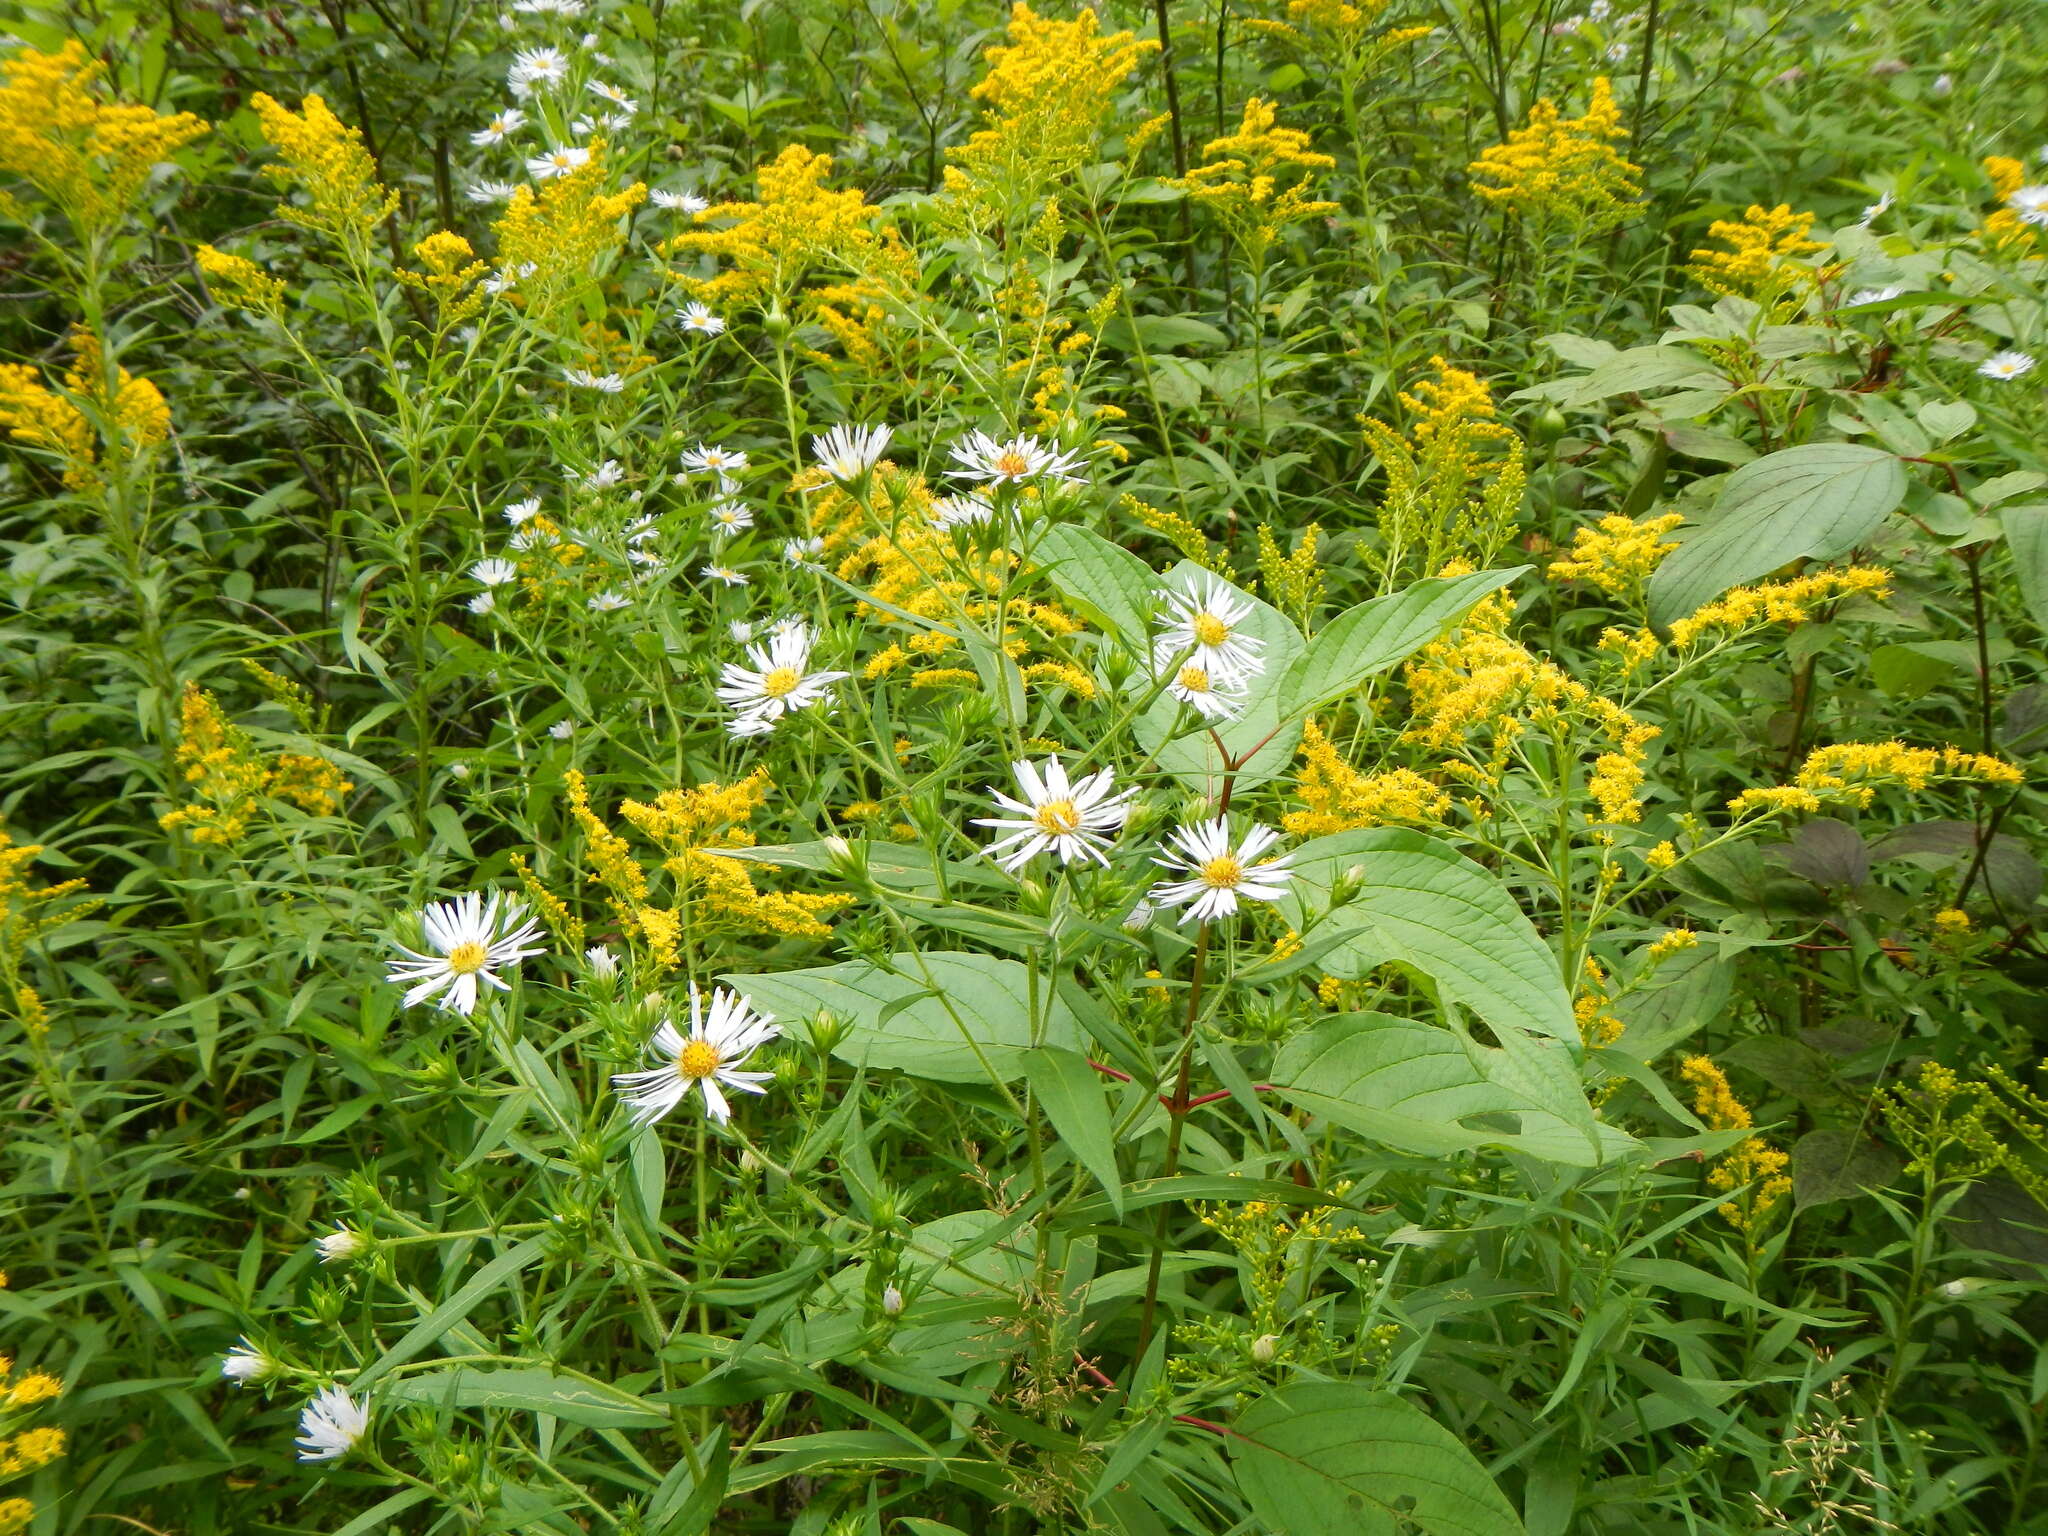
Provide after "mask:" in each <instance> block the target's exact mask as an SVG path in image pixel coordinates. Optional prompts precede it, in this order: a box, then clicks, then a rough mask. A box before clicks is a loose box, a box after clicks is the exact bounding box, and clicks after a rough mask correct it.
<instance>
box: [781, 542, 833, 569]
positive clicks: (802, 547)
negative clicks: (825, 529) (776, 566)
mask: <svg viewBox="0 0 2048 1536" xmlns="http://www.w3.org/2000/svg"><path fill="white" fill-rule="evenodd" d="M823 553H825V541H824V540H823V539H818V538H810V539H784V540H783V541H782V558H783V559H785V560H787V561H788V562H789V563H790V564H791V565H809V564H810V563H811V562H812V561H813V560H815V559H817V558H818V556H820V555H822V554H823Z"/></svg>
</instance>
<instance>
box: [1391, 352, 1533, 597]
mask: <svg viewBox="0 0 2048 1536" xmlns="http://www.w3.org/2000/svg"><path fill="white" fill-rule="evenodd" d="M1429 365H1430V367H1431V368H1432V369H1434V370H1435V377H1434V378H1428V379H1423V380H1421V381H1420V382H1418V383H1417V384H1416V385H1415V387H1414V390H1413V391H1412V392H1408V391H1403V392H1401V393H1400V394H1398V395H1397V396H1396V397H1395V398H1396V399H1397V400H1399V402H1400V403H1401V405H1402V406H1403V407H1404V408H1405V409H1406V410H1407V411H1408V412H1409V413H1410V418H1411V419H1410V423H1409V427H1408V430H1407V432H1406V433H1403V432H1401V431H1399V430H1397V429H1396V428H1394V427H1393V426H1391V425H1389V424H1388V423H1386V422H1383V421H1379V420H1376V419H1374V418H1372V417H1366V416H1361V417H1359V418H1358V422H1359V429H1360V431H1361V432H1362V433H1363V434H1364V436H1365V441H1366V444H1367V446H1369V447H1370V448H1371V449H1372V451H1373V454H1374V456H1375V457H1376V458H1377V459H1378V460H1379V464H1380V469H1381V470H1382V471H1383V472H1384V473H1385V475H1386V477H1387V486H1386V490H1385V491H1384V492H1383V493H1382V495H1381V497H1380V505H1379V525H1380V535H1381V539H1382V541H1383V543H1384V545H1385V548H1386V555H1385V559H1386V562H1387V565H1388V568H1389V570H1390V571H1391V572H1394V573H1399V572H1400V571H1401V569H1402V567H1403V566H1404V565H1412V566H1413V567H1414V569H1415V570H1416V572H1417V574H1421V573H1425V572H1429V571H1434V570H1437V569H1438V568H1439V567H1441V566H1443V565H1445V564H1446V563H1447V562H1450V561H1452V560H1460V561H1467V562H1482V563H1483V562H1485V561H1488V560H1491V559H1492V558H1493V556H1494V555H1495V554H1496V553H1498V552H1499V549H1500V547H1501V545H1502V543H1503V542H1504V541H1505V540H1506V538H1507V536H1508V533H1509V531H1510V530H1511V529H1512V528H1513V526H1514V523H1515V519H1516V517H1517V515H1518V514H1519V513H1520V511H1521V505H1522V492H1523V488H1524V486H1525V485H1526V483H1527V469H1526V465H1525V462H1524V458H1523V449H1522V440H1521V439H1520V438H1519V437H1517V436H1516V435H1515V433H1514V431H1513V430H1512V429H1511V428H1509V427H1507V426H1504V425H1503V424H1502V423H1500V422H1499V421H1496V420H1495V419H1494V405H1493V398H1492V396H1491V394H1490V393H1489V392H1488V391H1487V388H1486V385H1485V384H1484V383H1483V382H1482V381H1481V380H1480V378H1479V377H1478V375H1476V374H1473V373H1470V372H1468V371H1466V370H1465V369H1463V368H1454V367H1452V366H1451V364H1450V363H1448V362H1446V361H1445V360H1444V359H1443V358H1441V357H1433V358H1431V359H1430V360H1429ZM1472 568H1476V567H1475V566H1474V565H1468V566H1467V569H1472Z"/></svg>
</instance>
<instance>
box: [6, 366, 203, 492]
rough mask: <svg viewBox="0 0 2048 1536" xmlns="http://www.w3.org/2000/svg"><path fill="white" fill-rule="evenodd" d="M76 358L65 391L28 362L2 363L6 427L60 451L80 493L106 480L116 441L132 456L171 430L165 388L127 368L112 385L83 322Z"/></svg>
mask: <svg viewBox="0 0 2048 1536" xmlns="http://www.w3.org/2000/svg"><path fill="white" fill-rule="evenodd" d="M71 349H72V356H73V361H72V364H71V366H70V367H69V368H67V369H65V370H64V379H63V390H62V392H61V393H60V392H59V391H57V390H53V389H51V388H50V386H49V385H48V384H46V383H44V382H43V379H42V376H41V375H40V374H39V373H37V372H36V370H35V369H33V368H31V367H29V366H27V365H26V364H23V363H0V427H5V428H6V429H7V431H8V434H9V435H10V436H11V437H13V438H14V440H15V441H16V442H18V443H22V444H24V445H26V446H27V447H30V448H38V449H41V450H43V451H44V452H46V453H50V454H52V455H54V456H55V457H56V458H57V460H58V461H59V462H60V463H61V464H62V465H63V475H64V483H65V484H66V485H68V486H70V487H71V488H72V489H73V490H75V491H85V490H90V489H91V488H92V487H93V486H95V485H97V484H98V483H99V478H100V468H99V466H100V449H101V447H103V446H104V447H108V448H111V447H113V446H114V445H115V443H116V442H118V443H119V445H120V448H121V450H122V452H123V453H125V454H130V455H133V454H139V453H142V452H145V451H147V450H148V449H150V448H153V447H155V446H156V445H157V444H158V443H160V442H162V441H163V440H164V439H165V438H167V437H169V436H170V433H171V408H170V407H169V406H168V405H167V404H165V402H164V397H163V392H162V391H161V390H159V389H158V388H157V387H156V386H155V385H154V384H152V383H150V382H149V380H147V379H138V378H136V377H135V376H134V375H133V374H131V373H129V372H128V370H127V369H125V368H117V369H115V370H114V377H113V379H112V381H111V383H110V381H109V380H108V378H107V370H106V362H105V359H104V357H103V355H102V353H101V351H100V343H99V338H98V337H97V336H95V335H93V333H92V332H91V331H88V330H86V329H84V328H83V327H82V326H81V327H79V328H76V329H74V330H73V331H72V333H71Z"/></svg>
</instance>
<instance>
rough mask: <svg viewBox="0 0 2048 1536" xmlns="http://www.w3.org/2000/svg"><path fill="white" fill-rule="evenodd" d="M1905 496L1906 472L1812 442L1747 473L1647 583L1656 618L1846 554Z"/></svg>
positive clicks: (1873, 452)
mask: <svg viewBox="0 0 2048 1536" xmlns="http://www.w3.org/2000/svg"><path fill="white" fill-rule="evenodd" d="M1905 495H1906V470H1905V466H1904V465H1902V464H1901V463H1900V462H1899V461H1898V459H1897V458H1896V457H1895V456H1894V455H1892V454H1889V453H1886V452H1885V451H1884V450H1883V449H1881V448H1872V447H1868V446H1866V445H1864V444H1861V443H1806V444H1803V445H1801V446H1800V447H1797V448H1785V449H1781V450H1779V451H1778V452H1777V453H1773V454H1767V455H1766V456H1765V457H1763V458H1761V459H1757V460H1755V461H1754V462H1753V463H1749V464H1745V465H1743V466H1742V467H1741V468H1740V469H1738V470H1736V471H1735V472H1734V473H1733V474H1731V475H1729V477H1728V479H1727V480H1726V482H1725V483H1724V484H1723V485H1722V487H1721V494H1720V497H1719V499H1718V500H1717V501H1716V502H1715V503H1714V512H1713V517H1712V521H1711V522H1710V523H1709V525H1708V526H1707V527H1705V528H1704V529H1702V530H1700V531H1699V532H1697V533H1695V534H1693V535H1692V536H1691V537H1689V538H1687V539H1686V541H1685V542H1684V543H1683V544H1681V545H1679V547H1678V549H1677V550H1676V552H1674V553H1673V554H1672V555H1671V556H1670V557H1669V558H1668V559H1666V560H1665V562H1664V563H1663V565H1662V566H1660V567H1659V568H1658V570H1657V574H1656V575H1655V576H1653V577H1651V578H1650V588H1649V596H1650V617H1651V619H1652V620H1653V621H1654V622H1655V623H1657V624H1660V625H1665V624H1669V623H1670V622H1671V621H1672V620H1673V619H1678V618H1683V617H1684V616H1685V615H1686V614H1688V613H1691V612H1693V611H1695V610H1696V609H1698V608H1701V607H1704V606H1705V605H1706V604H1708V603H1710V602H1712V601H1713V600H1714V599H1715V598H1717V597H1719V596H1720V595H1721V594H1722V593H1723V592H1726V591H1727V590H1728V589H1729V588H1730V587H1739V586H1741V585H1742V584H1743V583H1745V582H1750V581H1754V580H1756V579H1757V578H1758V577H1759V576H1766V575H1768V574H1770V573H1771V572H1772V571H1775V570H1776V569H1778V567H1779V566H1781V565H1786V564H1789V563H1790V562H1791V561H1794V560H1799V559H1811V560H1833V559H1835V558H1837V557H1838V556H1841V555H1845V554H1847V553H1848V552H1849V551H1850V550H1852V549H1854V548H1855V547H1856V546H1857V545H1858V544H1860V543H1862V542H1863V541H1864V540H1865V539H1867V538H1868V537H1870V535H1871V534H1872V533H1874V532H1876V531H1877V529H1878V527H1879V525H1880V524H1882V523H1883V522H1884V520H1885V518H1886V517H1888V516H1889V515H1890V514H1891V511H1892V509H1893V508H1894V507H1896V506H1897V505H1898V504H1899V503H1900V501H1902V500H1903V499H1904V498H1905Z"/></svg>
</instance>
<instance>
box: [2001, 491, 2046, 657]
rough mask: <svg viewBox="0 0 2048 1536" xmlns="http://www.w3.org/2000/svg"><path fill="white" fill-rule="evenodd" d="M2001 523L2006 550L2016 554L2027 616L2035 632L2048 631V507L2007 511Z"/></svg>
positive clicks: (2015, 566)
mask: <svg viewBox="0 0 2048 1536" xmlns="http://www.w3.org/2000/svg"><path fill="white" fill-rule="evenodd" d="M1998 521H1999V523H2000V524H2001V525H2002V526H2003V527H2004V529H2005V547H2006V548H2007V549H2009V550H2011V551H2012V569H2013V574H2014V575H2015V576H2017V577H2018V578H2019V583H2020V596H2021V597H2023V598H2025V599H2026V604H2027V616H2028V617H2029V618H2031V619H2032V620H2033V621H2034V626H2035V628H2037V629H2040V630H2044V631H2048V506H2044V505H2041V504H2039V503H2034V504H2031V505H2028V506H2023V507H2007V508H2005V509H2004V510H2003V511H2001V512H2000V513H1999V514H1998Z"/></svg>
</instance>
